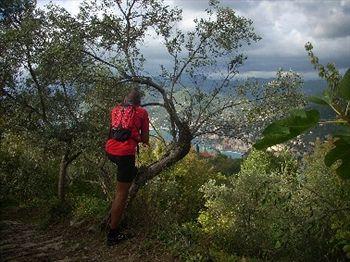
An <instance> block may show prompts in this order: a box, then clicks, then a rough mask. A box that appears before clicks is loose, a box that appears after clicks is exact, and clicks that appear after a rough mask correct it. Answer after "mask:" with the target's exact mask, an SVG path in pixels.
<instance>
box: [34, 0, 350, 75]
mask: <svg viewBox="0 0 350 262" xmlns="http://www.w3.org/2000/svg"><path fill="white" fill-rule="evenodd" d="M52 2H53V3H54V4H60V5H61V6H63V7H65V8H66V9H67V10H68V11H69V12H71V13H74V14H75V13H77V12H78V10H79V3H80V2H81V1H80V0H76V1H75V0H61V1H59V0H54V1H52ZM47 3H49V0H38V4H39V6H43V5H44V4H47ZM221 3H222V4H223V5H224V6H229V7H231V8H233V9H234V10H235V11H236V13H237V14H238V15H240V16H243V17H245V18H249V19H251V20H252V21H253V26H254V28H255V31H256V32H257V33H258V34H259V35H260V36H261V37H262V40H261V41H259V42H258V43H257V44H253V45H251V46H249V47H244V49H243V51H245V53H246V54H247V55H248V60H247V62H246V64H245V65H244V66H242V68H241V72H242V74H249V75H251V74H256V75H257V76H258V75H259V76H261V75H266V76H269V75H270V74H271V72H275V71H276V70H277V69H278V68H281V67H282V68H284V69H286V70H289V69H292V70H295V71H297V72H303V73H304V74H306V75H308V76H309V77H311V76H315V77H316V74H315V72H314V69H313V67H312V65H311V64H310V62H309V61H308V57H307V54H306V51H305V49H304V45H305V43H306V42H308V41H310V42H311V43H312V44H313V46H314V47H315V48H314V51H315V53H316V55H318V56H319V58H320V61H321V62H322V63H328V62H334V63H335V64H336V65H337V66H338V67H339V68H348V67H349V62H348V61H350V51H349V50H350V26H349V25H350V1H349V0H332V1H320V0H300V1H287V0H285V1H272V0H269V1H267V0H264V1H256V0H255V1H249V0H240V1H236V0H222V1H221ZM165 4H167V5H170V6H178V7H180V8H182V9H183V21H182V22H180V24H179V25H178V26H179V28H180V29H184V30H190V29H191V28H193V26H194V23H193V19H194V18H195V17H204V16H205V12H204V10H205V9H206V8H207V7H208V1H207V0H165ZM142 51H143V53H144V55H145V57H146V58H148V62H147V65H146V67H147V69H148V70H149V71H151V72H159V65H160V64H165V65H169V64H170V58H169V57H168V56H167V55H166V51H165V49H164V47H163V46H162V44H161V42H160V40H159V39H157V38H156V37H154V35H153V36H152V35H151V36H150V37H148V38H147V39H146V41H145V45H144V46H143V47H142ZM259 72H260V73H259Z"/></svg>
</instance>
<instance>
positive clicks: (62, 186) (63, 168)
mask: <svg viewBox="0 0 350 262" xmlns="http://www.w3.org/2000/svg"><path fill="white" fill-rule="evenodd" d="M68 165H69V161H68V152H65V153H64V155H63V156H62V158H61V163H60V171H59V177H58V199H59V200H60V201H61V202H64V200H65V193H66V180H67V173H68Z"/></svg>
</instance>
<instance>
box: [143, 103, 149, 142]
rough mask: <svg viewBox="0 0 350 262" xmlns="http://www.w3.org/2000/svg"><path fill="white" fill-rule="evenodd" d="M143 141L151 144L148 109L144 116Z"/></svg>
mask: <svg viewBox="0 0 350 262" xmlns="http://www.w3.org/2000/svg"><path fill="white" fill-rule="evenodd" d="M141 142H142V143H144V144H146V145H149V117H148V113H147V111H146V110H145V111H144V117H143V118H142V125H141Z"/></svg>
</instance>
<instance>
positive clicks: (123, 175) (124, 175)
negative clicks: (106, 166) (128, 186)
mask: <svg viewBox="0 0 350 262" xmlns="http://www.w3.org/2000/svg"><path fill="white" fill-rule="evenodd" d="M107 156H108V158H109V160H111V161H112V162H113V163H115V164H116V165H117V166H118V174H117V180H118V181H119V182H126V183H130V182H132V181H133V180H134V178H135V177H136V175H137V168H136V166H135V155H130V156H113V155H110V154H107Z"/></svg>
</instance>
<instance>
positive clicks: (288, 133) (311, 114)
mask: <svg viewBox="0 0 350 262" xmlns="http://www.w3.org/2000/svg"><path fill="white" fill-rule="evenodd" d="M305 48H306V50H307V51H308V54H309V57H310V59H311V63H312V64H313V65H314V66H315V68H316V69H317V70H318V72H319V76H320V77H322V78H325V79H326V80H327V82H328V88H327V89H326V90H325V91H324V94H323V97H315V96H312V97H310V98H309V101H311V102H314V103H316V104H320V105H326V106H329V107H330V108H331V109H332V110H333V111H334V112H335V113H336V114H337V117H336V119H335V120H330V121H329V120H326V121H324V122H325V123H330V124H341V125H346V127H347V131H345V133H344V134H341V135H337V134H334V137H336V138H338V141H337V142H335V143H334V146H335V148H333V149H332V150H331V151H330V152H329V153H328V154H327V155H326V157H325V163H326V165H328V166H330V165H332V164H333V163H335V162H336V160H341V164H340V166H339V167H338V168H337V174H338V175H339V176H341V177H343V178H350V168H349V167H350V154H349V145H350V144H349V128H350V111H349V108H350V95H349V94H350V91H349V90H350V69H348V70H347V72H346V73H345V75H344V76H343V77H341V75H340V73H339V71H338V70H337V69H336V68H335V66H334V65H333V64H328V65H327V67H324V66H323V65H321V64H319V62H318V58H317V57H316V56H315V55H314V54H313V52H312V48H313V47H312V45H311V44H310V43H307V44H306V45H305ZM318 121H319V113H318V111H316V110H314V109H310V110H301V111H298V112H297V113H295V112H294V113H292V114H291V115H290V116H289V117H287V118H285V119H282V120H277V121H275V122H273V123H272V124H270V125H269V126H267V127H266V128H265V130H264V131H263V135H264V136H265V137H264V138H263V139H261V140H259V141H257V142H256V143H255V144H254V147H255V148H257V149H266V148H267V147H270V146H272V145H275V144H278V143H282V142H286V141H288V140H290V139H292V138H294V137H296V136H297V135H300V134H302V133H305V132H306V131H307V130H309V129H310V128H312V127H314V126H316V124H317V123H318Z"/></svg>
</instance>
